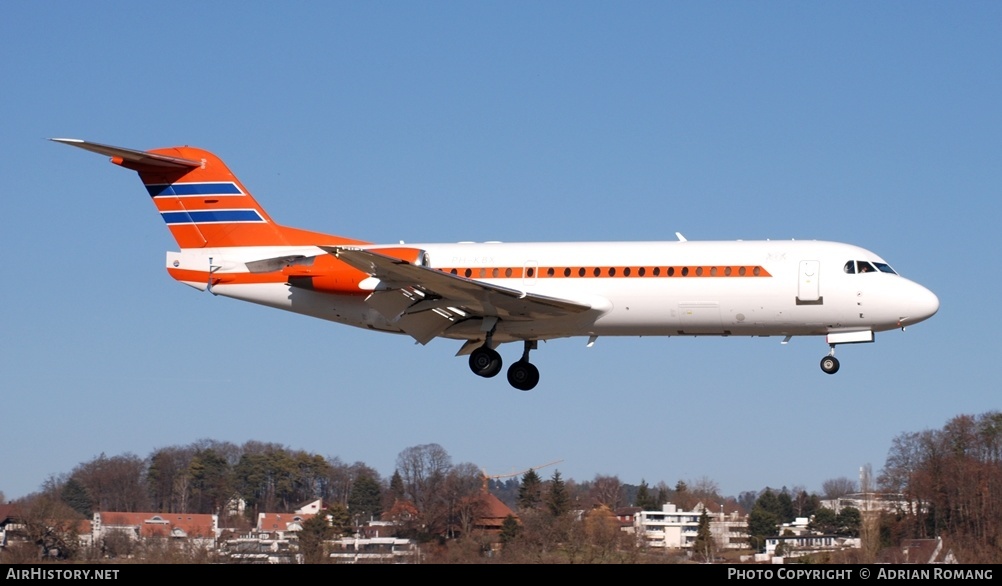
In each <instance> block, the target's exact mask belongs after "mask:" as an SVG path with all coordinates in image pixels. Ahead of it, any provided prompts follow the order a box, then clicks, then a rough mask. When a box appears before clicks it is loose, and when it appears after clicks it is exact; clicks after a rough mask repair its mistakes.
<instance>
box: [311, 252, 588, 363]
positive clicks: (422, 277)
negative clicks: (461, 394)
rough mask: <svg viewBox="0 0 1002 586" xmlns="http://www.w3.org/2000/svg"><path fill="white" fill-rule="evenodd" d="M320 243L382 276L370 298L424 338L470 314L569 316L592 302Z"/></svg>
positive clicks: (387, 315)
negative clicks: (535, 291)
mask: <svg viewBox="0 0 1002 586" xmlns="http://www.w3.org/2000/svg"><path fill="white" fill-rule="evenodd" d="M320 248H321V249H323V250H324V251H326V252H328V253H330V254H333V255H334V256H335V257H337V258H338V259H339V260H341V261H343V262H345V263H347V264H348V265H350V266H352V267H355V268H356V269H358V270H360V271H362V272H364V273H368V274H369V275H371V276H372V277H374V278H375V279H378V280H379V286H377V287H376V288H375V290H373V292H372V293H371V294H370V295H369V297H368V298H366V302H367V303H368V304H369V305H371V306H372V307H374V308H375V309H376V310H377V311H379V312H380V313H381V314H382V315H383V316H384V317H385V318H386V319H388V320H389V321H390V322H391V323H393V324H394V325H396V326H398V327H400V329H402V330H403V331H405V332H407V333H408V334H410V335H411V336H412V337H414V339H416V340H417V341H418V342H421V343H422V344H426V343H428V342H429V341H431V339H432V338H434V337H435V336H437V335H439V334H441V333H442V332H444V331H445V330H446V329H448V328H449V326H451V325H452V324H453V323H456V322H458V321H461V320H463V319H466V318H469V317H496V318H498V319H502V320H519V321H524V320H535V319H549V318H555V317H564V316H568V315H573V314H577V313H582V312H584V311H588V310H589V309H591V308H592V307H591V306H590V305H587V304H583V303H578V302H575V301H570V300H567V299H559V298H556V297H548V296H545V295H537V294H534V293H527V292H525V291H519V290H517V289H510V288H508V287H500V286H498V285H492V284H490V283H484V282H483V281H477V280H474V279H468V278H465V277H460V276H458V275H453V274H451V273H446V272H444V271H440V270H438V269H433V268H429V267H423V266H419V265H414V264H411V263H409V262H407V261H404V260H400V259H397V258H392V257H389V256H386V255H382V254H379V253H378V252H376V251H371V250H361V249H357V248H345V247H340V246H321V247H320Z"/></svg>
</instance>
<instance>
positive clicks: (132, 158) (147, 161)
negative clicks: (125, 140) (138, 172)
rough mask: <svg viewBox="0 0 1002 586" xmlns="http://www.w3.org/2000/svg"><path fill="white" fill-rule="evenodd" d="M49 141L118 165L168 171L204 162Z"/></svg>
mask: <svg viewBox="0 0 1002 586" xmlns="http://www.w3.org/2000/svg"><path fill="white" fill-rule="evenodd" d="M49 140H51V141H53V142H61V143H63V144H68V145H70V146H75V147H77V148H81V149H83V150H85V151H90V152H92V153H97V154H99V155H105V156H108V157H111V159H112V162H113V163H116V164H121V163H122V162H125V161H128V162H130V163H133V164H134V165H137V166H142V167H159V168H166V169H192V168H195V167H201V166H202V161H196V160H194V159H182V158H181V157H169V156H167V155H158V154H156V153H148V152H146V151H136V150H132V149H124V148H122V147H116V146H109V145H106V144H99V143H96V142H88V141H86V140H80V139H79V138H50V139H49ZM116 159H117V160H116Z"/></svg>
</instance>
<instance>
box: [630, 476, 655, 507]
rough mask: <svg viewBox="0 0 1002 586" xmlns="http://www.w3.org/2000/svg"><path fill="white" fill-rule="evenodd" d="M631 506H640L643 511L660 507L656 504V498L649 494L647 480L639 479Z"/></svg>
mask: <svg viewBox="0 0 1002 586" xmlns="http://www.w3.org/2000/svg"><path fill="white" fill-rule="evenodd" d="M633 506H635V507H640V508H641V509H642V510H644V511H656V510H658V509H660V508H661V507H660V506H659V505H658V502H657V498H656V497H655V496H654V495H653V494H651V489H650V487H649V486H647V481H646V480H643V479H641V481H640V488H638V489H637V497H636V499H635V500H634V503H633Z"/></svg>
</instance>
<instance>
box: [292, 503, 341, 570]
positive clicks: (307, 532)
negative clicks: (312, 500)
mask: <svg viewBox="0 0 1002 586" xmlns="http://www.w3.org/2000/svg"><path fill="white" fill-rule="evenodd" d="M297 537H298V538H299V552H300V553H302V554H303V562H304V563H307V564H317V563H320V562H323V561H325V559H326V556H325V555H324V554H325V552H324V542H325V541H327V540H328V539H331V538H333V537H334V529H333V528H332V527H331V526H330V524H329V523H328V522H327V516H326V515H324V514H322V513H321V514H319V515H316V516H314V517H311V518H309V519H307V520H306V521H303V528H302V530H300V531H299V532H298V534H297Z"/></svg>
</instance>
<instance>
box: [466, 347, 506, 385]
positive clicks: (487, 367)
mask: <svg viewBox="0 0 1002 586" xmlns="http://www.w3.org/2000/svg"><path fill="white" fill-rule="evenodd" d="M470 370H472V371H473V374H475V375H477V376H482V377H484V378H491V377H492V376H497V373H499V372H501V355H500V354H498V353H497V351H496V350H494V349H492V348H486V347H484V346H481V347H480V348H477V349H476V350H474V351H473V353H472V354H470Z"/></svg>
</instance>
